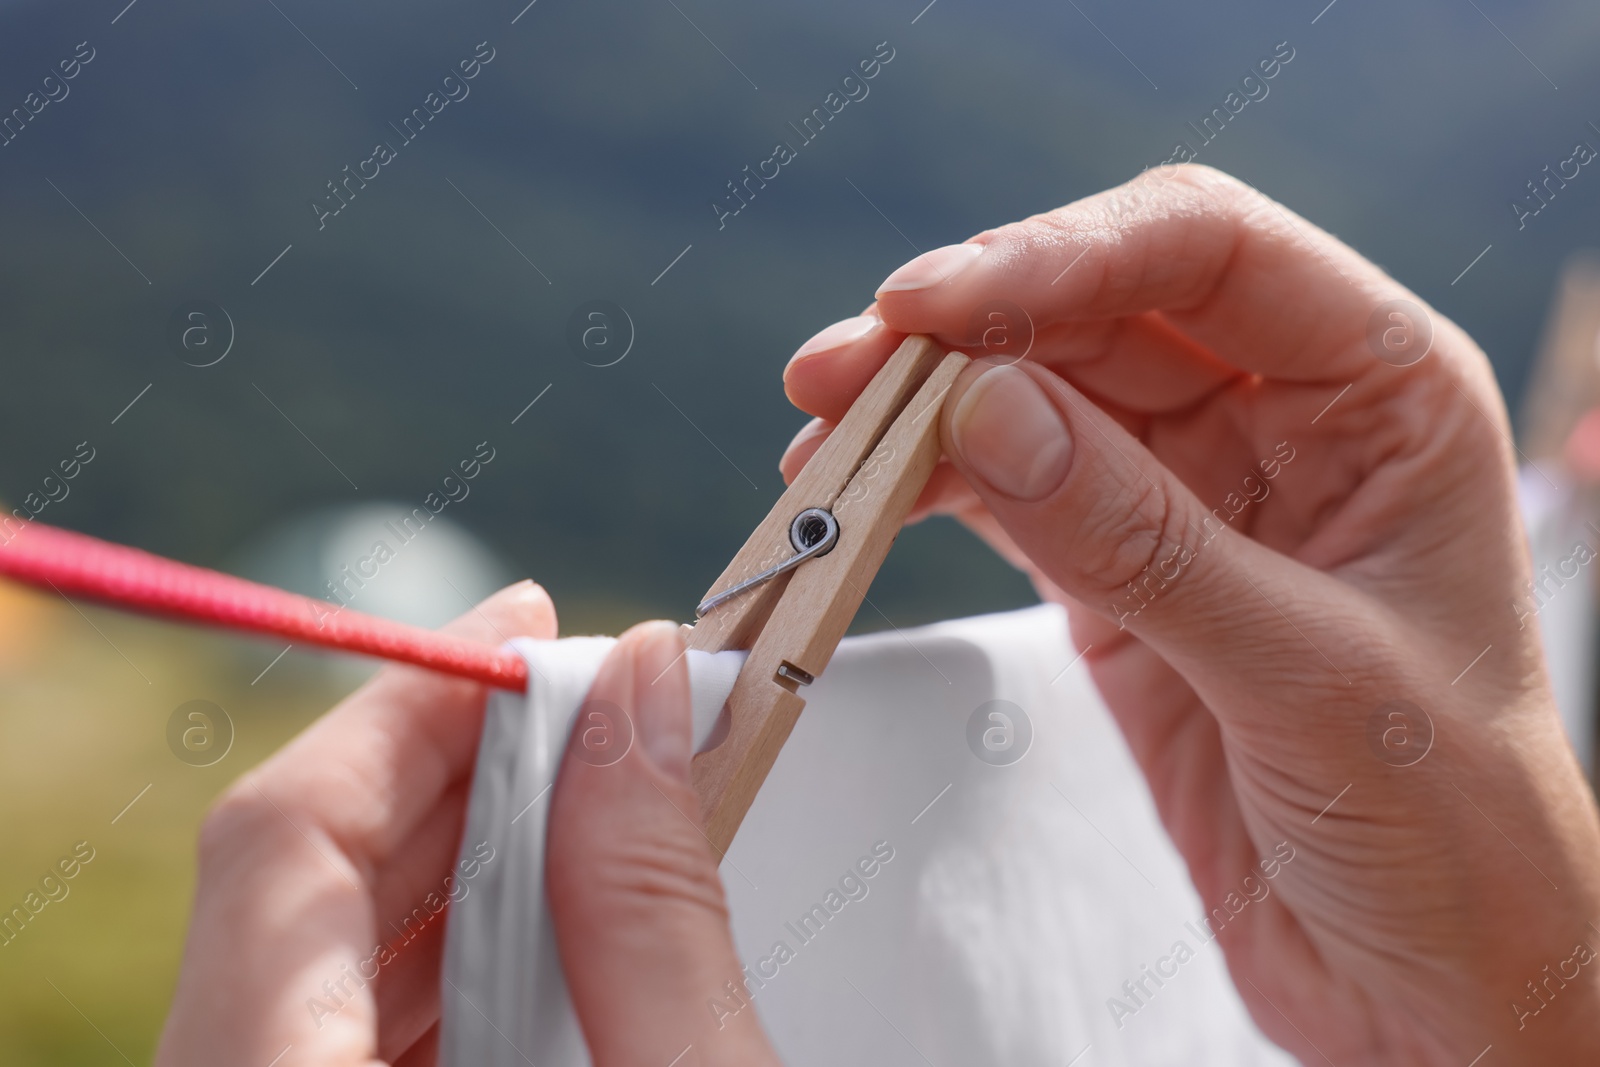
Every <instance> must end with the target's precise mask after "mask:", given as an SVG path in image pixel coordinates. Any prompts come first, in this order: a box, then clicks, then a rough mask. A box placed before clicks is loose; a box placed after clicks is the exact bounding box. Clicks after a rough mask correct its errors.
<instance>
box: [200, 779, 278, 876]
mask: <svg viewBox="0 0 1600 1067" xmlns="http://www.w3.org/2000/svg"><path fill="white" fill-rule="evenodd" d="M250 781H251V779H249V778H243V779H240V780H239V781H238V782H236V783H234V785H232V786H231V787H229V789H228V790H227V791H226V792H224V793H223V794H222V795H221V796H220V797H218V798H217V799H216V800H215V801H214V802H213V803H212V805H211V807H210V809H209V810H207V812H206V815H205V818H204V819H203V820H202V821H201V823H200V834H199V843H198V852H199V858H200V865H201V867H202V868H209V867H214V866H216V865H217V864H219V863H226V862H227V861H228V859H229V858H230V857H235V856H238V855H239V854H240V853H242V852H246V851H248V850H249V849H250V848H251V847H253V846H255V845H256V844H258V843H260V842H261V841H262V840H264V839H265V838H267V837H269V836H270V835H271V834H272V833H273V832H274V827H273V824H272V823H271V822H269V820H268V817H269V816H273V817H276V813H275V812H273V811H272V809H271V807H270V806H269V805H268V804H267V802H266V801H265V800H263V799H262V797H261V794H260V793H258V792H257V791H256V790H255V789H254V788H253V787H252V786H251V785H250Z"/></svg>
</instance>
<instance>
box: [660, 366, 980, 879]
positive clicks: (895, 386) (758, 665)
mask: <svg viewBox="0 0 1600 1067" xmlns="http://www.w3.org/2000/svg"><path fill="white" fill-rule="evenodd" d="M966 364H967V358H966V357H965V356H963V355H961V354H960V353H950V354H948V355H944V354H942V353H940V352H939V351H938V349H937V348H935V347H934V346H933V345H932V342H930V341H928V340H927V339H926V338H921V337H913V338H908V339H907V341H906V342H905V344H904V345H902V346H901V348H900V350H899V351H897V352H896V354H895V356H894V357H893V358H892V359H891V360H890V363H889V364H887V365H886V366H885V367H884V369H883V370H882V371H880V372H879V375H878V377H877V378H875V379H874V380H873V383H872V385H871V386H870V387H869V389H868V390H867V392H865V393H863V394H862V398H861V399H860V400H858V401H857V404H856V406H855V407H852V409H851V412H850V414H849V415H847V417H846V418H845V419H844V420H843V421H841V423H840V425H839V427H838V429H836V430H835V432H834V435H833V436H832V437H830V439H829V441H828V442H827V443H825V444H824V446H823V448H822V449H821V450H819V451H818V453H817V455H816V456H815V457H813V458H812V460H811V462H810V463H809V464H807V467H806V469H805V471H803V472H802V473H801V475H800V476H799V477H798V478H796V480H795V483H794V485H793V486H791V488H790V491H789V492H788V493H785V494H784V497H783V499H782V500H780V502H779V506H778V507H777V508H775V509H774V511H773V513H772V515H770V516H769V517H768V521H769V523H771V524H773V525H775V526H779V527H782V529H783V531H784V534H785V535H786V534H787V522H788V520H789V519H790V518H792V517H793V516H794V515H796V514H798V513H799V512H800V511H801V510H803V509H804V508H806V507H812V506H818V507H824V508H831V510H832V513H833V516H834V518H835V519H836V520H837V521H838V524H839V538H838V542H837V544H836V545H835V547H834V548H833V549H832V550H831V551H829V552H828V553H827V554H826V555H822V556H818V557H816V558H814V559H809V560H807V561H806V562H805V563H803V564H801V565H800V566H799V567H798V568H797V569H796V570H795V571H794V572H793V573H792V575H791V576H787V586H786V587H785V588H782V589H781V594H776V595H775V593H774V591H773V590H765V592H766V594H767V597H766V603H764V604H762V605H760V606H759V607H758V606H755V605H746V610H747V611H749V612H751V613H752V614H755V613H756V612H758V611H760V610H762V609H764V610H765V611H766V612H768V613H769V614H766V615H765V616H764V624H761V623H760V622H758V623H757V624H758V625H761V629H760V631H759V633H758V634H757V635H756V636H755V640H754V644H753V647H752V648H751V651H750V657H749V659H748V660H747V661H746V662H745V666H744V668H743V670H742V671H741V672H740V674H739V679H738V681H737V682H736V683H735V685H734V688H733V692H732V694H731V695H730V696H729V698H728V704H727V715H728V722H727V727H728V729H727V732H726V734H725V736H724V737H723V739H722V740H721V742H720V743H719V744H717V745H716V747H714V748H711V749H709V750H708V751H705V752H702V753H700V754H699V755H698V756H696V757H695V760H694V764H693V779H694V785H695V789H696V791H697V792H698V793H699V796H700V803H701V815H702V817H703V819H704V822H705V831H706V836H707V837H708V838H709V839H710V840H711V843H712V845H713V846H714V847H715V848H716V849H717V850H718V851H719V852H722V851H726V849H727V847H728V845H729V844H730V843H731V842H732V840H733V836H734V833H735V832H736V831H737V830H738V828H739V824H740V822H741V821H742V820H743V819H744V815H745V812H747V811H748V810H749V808H750V805H751V803H752V802H753V801H754V800H755V796H756V792H757V790H759V789H760V787H761V783H762V782H763V781H764V780H765V779H766V776H767V772H768V771H769V770H771V768H772V765H773V763H774V762H775V761H776V760H777V757H778V751H779V749H781V748H782V746H783V743H784V741H786V740H787V739H788V737H789V733H790V731H791V730H792V729H793V728H794V724H795V721H796V719H798V718H799V715H800V710H801V709H802V708H803V707H804V706H805V700H804V698H803V697H802V696H801V695H800V692H801V689H802V687H803V686H805V685H808V684H810V682H811V681H812V680H814V679H815V678H816V677H817V676H818V675H820V674H821V673H822V670H823V668H824V667H826V666H827V664H828V660H829V659H830V658H831V657H832V655H833V650H834V648H835V647H836V646H837V645H838V643H839V641H840V639H841V638H843V637H844V634H845V631H846V630H847V629H848V628H849V626H850V622H851V620H852V619H853V618H854V617H855V613H856V610H857V609H858V608H859V607H860V606H861V602H862V600H863V599H865V597H866V594H867V587H868V586H869V585H871V584H872V578H873V576H874V575H875V574H876V573H877V571H878V568H879V567H880V566H881V565H882V563H883V560H884V557H885V556H886V555H887V554H888V552H889V547H890V546H891V545H892V544H893V543H894V539H895V537H896V535H897V534H898V533H899V531H900V528H901V526H902V525H903V524H904V522H905V519H906V516H907V515H908V514H909V513H910V511H911V507H912V505H913V504H915V503H916V500H917V497H918V495H919V494H920V493H921V492H922V487H923V486H924V485H925V484H926V483H927V480H928V476H929V475H930V474H931V473H932V472H933V468H934V465H935V464H936V463H937V462H938V460H939V415H940V411H941V410H942V408H943V404H944V398H945V395H946V394H947V393H948V392H949V391H950V387H951V386H952V385H953V384H954V383H955V379H956V376H957V375H958V374H960V373H961V369H962V368H963V367H964V366H966ZM918 379H920V384H919V385H917V386H916V387H915V392H914V393H913V394H912V395H911V396H910V397H909V398H907V399H905V400H904V403H903V406H902V407H899V410H898V412H897V413H896V412H893V411H892V410H886V409H891V408H893V407H894V406H895V405H896V404H897V403H898V402H899V401H900V399H901V398H903V397H904V394H905V392H906V391H907V387H908V385H909V383H911V382H914V381H917V380H918ZM880 383H882V388H879V386H880ZM863 405H866V406H863ZM857 409H860V410H861V412H862V415H861V417H860V418H859V419H857V425H855V426H851V425H850V423H851V419H852V418H855V417H856V413H857ZM889 418H892V419H893V421H892V422H889V421H888V419H889ZM847 427H849V433H848V435H847V436H846V437H845V438H844V439H842V440H840V443H839V447H838V448H837V449H835V450H834V452H833V454H831V455H830V454H829V453H828V446H829V445H832V444H834V441H835V439H838V438H839V434H840V433H841V432H845V431H846V429H847ZM872 429H878V431H879V433H878V436H877V437H876V438H875V439H874V438H871V437H869V436H868V435H869V434H870V431H871V430H872ZM813 467H817V468H818V470H817V471H816V473H815V474H813V471H812V468H813ZM841 474H842V475H843V477H844V478H845V479H847V481H846V480H842V479H841ZM807 475H812V477H811V478H810V479H809V483H810V484H807V485H805V486H803V485H802V482H807V481H808V479H807ZM817 483H826V485H827V486H828V487H831V485H833V484H839V485H841V488H840V489H839V490H838V491H837V492H836V493H835V495H833V496H832V497H831V498H827V499H821V500H818V499H817V495H819V494H818V492H817ZM797 489H798V490H801V492H799V493H796V492H795V490H797ZM808 494H812V495H808ZM820 495H821V496H822V497H826V496H827V494H826V492H825V491H823V492H822V493H821V494H820ZM791 497H792V498H793V499H791ZM763 525H764V526H765V525H766V524H763ZM757 534H758V535H761V534H762V530H761V529H760V528H758V531H757ZM766 537H767V538H768V539H770V533H769V534H767V535H766ZM756 541H757V537H756V536H752V538H751V542H750V543H747V545H746V549H747V550H749V549H751V546H752V545H755V544H756ZM766 546H767V541H763V543H762V544H761V545H758V546H756V547H757V550H758V551H761V550H764V549H765V548H766ZM778 551H779V552H785V551H788V552H792V551H793V548H792V546H790V545H789V544H788V543H787V540H786V538H785V540H784V542H782V543H781V544H780V545H779V546H778ZM760 558H761V559H765V558H766V557H760ZM737 563H738V560H737V559H736V564H737ZM766 565H770V564H766ZM736 570H737V567H735V566H730V568H729V572H728V574H725V575H724V580H725V582H727V583H728V584H731V579H730V575H732V574H734V573H735V572H736ZM752 573H753V571H752ZM754 592H755V590H752V593H754ZM774 599H775V602H774ZM731 606H732V605H730V607H731ZM713 618H715V615H714V614H713V615H710V616H708V617H707V619H706V620H705V621H703V622H701V623H700V624H698V625H697V626H696V627H695V633H696V634H697V635H698V634H699V632H700V630H701V628H702V627H704V626H706V624H707V623H708V622H711V621H712V619H713ZM716 637H717V632H716V631H712V630H709V629H708V631H707V640H708V642H711V643H714V640H715V638H716ZM690 644H691V647H705V645H704V644H702V643H698V642H696V641H695V640H694V639H693V638H691V642H690ZM723 647H727V646H723Z"/></svg>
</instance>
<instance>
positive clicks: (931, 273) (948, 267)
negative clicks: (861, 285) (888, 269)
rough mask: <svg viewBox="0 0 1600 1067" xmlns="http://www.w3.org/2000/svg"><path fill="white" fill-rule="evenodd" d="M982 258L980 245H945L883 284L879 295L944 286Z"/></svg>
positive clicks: (879, 288) (902, 269)
mask: <svg viewBox="0 0 1600 1067" xmlns="http://www.w3.org/2000/svg"><path fill="white" fill-rule="evenodd" d="M981 255H983V245H945V246H944V247H943V248H935V249H934V250H933V251H932V252H924V253H922V255H920V256H918V257H917V258H916V259H913V260H912V261H911V262H910V263H907V264H906V265H905V266H903V267H901V268H900V269H899V270H897V271H895V272H894V273H893V274H891V275H889V276H888V277H887V278H885V279H884V280H883V284H882V285H880V286H878V295H879V296H882V295H883V294H884V293H903V292H907V291H909V290H912V289H926V288H928V287H929V286H932V285H938V284H939V283H940V282H947V281H949V280H950V279H951V278H954V277H955V276H956V275H957V274H959V273H961V271H963V270H964V269H966V268H967V267H968V266H970V265H971V264H972V263H973V262H974V261H975V260H976V259H977V258H978V257H979V256H981Z"/></svg>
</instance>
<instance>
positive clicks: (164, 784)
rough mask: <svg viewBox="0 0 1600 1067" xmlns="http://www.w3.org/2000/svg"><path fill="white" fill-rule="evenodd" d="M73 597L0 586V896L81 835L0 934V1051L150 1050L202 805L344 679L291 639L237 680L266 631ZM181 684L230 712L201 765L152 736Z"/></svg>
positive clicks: (266, 647)
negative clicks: (54, 879)
mask: <svg viewBox="0 0 1600 1067" xmlns="http://www.w3.org/2000/svg"><path fill="white" fill-rule="evenodd" d="M81 607H82V613H80V612H79V611H77V610H75V609H74V608H73V607H71V606H69V605H67V604H66V603H64V602H63V601H62V600H61V599H60V598H53V599H47V598H45V597H41V596H38V595H36V594H32V593H22V592H18V591H16V590H15V589H13V588H5V589H0V646H3V647H5V649H6V652H5V656H6V661H5V662H0V810H4V811H6V812H8V813H9V818H8V820H7V826H6V834H5V841H6V847H5V848H4V849H3V850H0V905H3V906H4V907H5V908H6V909H9V908H10V907H11V906H12V905H13V904H18V903H21V901H22V898H23V896H24V895H25V894H26V893H27V892H28V891H29V890H30V889H36V888H37V887H38V883H39V879H40V878H41V877H42V876H43V875H45V874H46V873H48V872H49V871H51V869H52V868H53V867H54V865H55V863H56V861H57V860H58V859H60V858H61V857H63V856H65V855H67V854H69V853H70V852H71V851H72V848H73V845H74V844H75V843H76V842H79V841H85V840H86V841H88V842H89V843H90V844H91V845H93V847H94V849H95V855H94V858H93V860H91V861H90V862H89V863H88V864H87V865H85V866H84V867H83V868H82V870H81V871H80V873H79V874H78V875H77V877H76V878H74V879H72V880H71V881H69V882H67V883H66V884H67V885H68V887H69V889H70V892H69V893H68V895H67V896H66V897H65V898H64V899H62V900H60V901H55V902H52V903H50V904H48V905H47V906H45V907H44V909H43V910H42V911H40V912H39V913H38V914H37V915H36V916H34V918H33V920H32V921H31V922H30V923H28V925H27V926H25V927H24V928H23V929H22V931H21V933H20V934H19V935H18V936H16V937H15V938H14V940H12V941H11V942H10V943H8V944H5V945H3V946H0V1063H4V1064H6V1065H8V1067H45V1065H51V1067H76V1065H79V1064H82V1065H89V1064H97V1065H98V1064H107V1063H121V1062H123V1061H124V1058H126V1060H128V1061H131V1062H133V1063H136V1064H142V1063H148V1062H149V1061H150V1059H151V1057H152V1056H153V1055H154V1052H155V1046H156V1041H157V1039H158V1037H159V1035H160V1032H161V1024H162V1020H163V1019H164V1017H165V1015H166V1011H167V1006H168V1003H169V1001H170V999H171V995H172V989H173V985H174V982H175V980H176V977H177V972H178V963H179V959H180V957H181V954H182V951H183V939H184V931H185V927H186V924H187V920H188V912H189V906H190V901H191V895H192V892H193V888H194V871H195V854H194V842H195V833H196V830H197V829H198V827H199V824H200V821H201V819H202V818H203V817H204V814H205V811H206V808H207V806H208V805H209V804H210V802H211V800H212V799H213V798H214V797H215V796H216V795H217V794H218V793H219V792H220V791H221V790H222V789H223V788H225V787H226V786H227V784H228V783H229V782H231V781H232V780H233V779H235V778H237V777H238V776H239V775H240V774H242V773H243V772H244V771H245V770H247V769H248V768H249V767H251V766H253V765H254V764H256V763H258V762H260V761H261V760H262V759H264V758H266V757H267V756H268V755H270V754H271V753H272V752H273V751H274V750H275V749H277V748H278V747H280V746H281V745H282V744H283V743H284V742H285V741H287V740H288V739H289V738H290V737H292V736H293V735H294V734H295V733H296V732H298V731H299V730H300V729H301V728H303V727H304V726H305V725H306V724H307V723H309V722H310V721H311V720H313V719H314V718H316V717H317V716H318V715H319V714H321V713H322V712H323V711H325V710H326V709H327V708H328V707H330V706H331V705H332V704H333V703H335V702H336V701H337V700H338V699H339V697H340V696H342V695H343V693H344V692H345V691H348V690H349V689H350V688H352V687H353V686H354V685H355V684H356V682H357V681H358V678H356V677H355V676H353V675H351V674H349V673H348V672H346V673H344V674H342V675H341V674H340V673H337V672H330V671H329V670H328V669H327V666H328V665H327V664H326V663H325V662H320V661H318V660H316V659H313V658H312V657H309V656H305V657H300V656H297V655H296V654H293V653H291V654H290V655H289V656H287V657H285V658H284V660H283V661H282V662H280V663H279V664H278V665H277V666H276V667H274V668H273V670H272V671H270V672H268V673H267V675H266V676H265V677H264V678H262V679H261V681H260V683H259V684H257V685H254V686H252V685H251V684H250V681H251V679H252V678H254V677H255V676H256V675H257V674H258V673H259V672H260V670H261V669H262V668H263V667H265V666H266V665H267V664H268V663H269V662H270V661H271V659H272V657H273V656H275V655H276V654H277V652H278V651H279V650H280V649H281V647H282V646H279V645H273V644H271V643H268V642H256V641H242V640H237V639H234V638H229V637H223V636H219V635H216V634H212V633H207V632H203V631H199V630H194V629H189V628H185V627H180V626H174V625H169V624H166V623H161V622H155V621H150V620H145V619H138V618H132V617H128V616H123V615H118V614H115V613H111V612H107V611H102V610H99V609H96V608H93V607H90V606H88V605H81ZM193 699H204V700H210V701H213V702H215V703H217V704H220V705H221V706H222V707H223V708H224V709H225V710H226V711H227V712H228V714H229V716H230V717H231V719H232V721H233V724H234V729H235V737H234V743H233V747H232V749H231V750H230V751H229V752H228V754H227V755H226V756H225V757H224V758H223V759H221V760H220V761H219V762H218V763H216V764H215V765H213V766H211V767H193V766H189V765H187V764H185V763H183V762H181V761H180V760H179V759H178V758H177V757H176V756H174V754H173V753H172V752H171V751H170V750H169V749H168V747H167V740H166V729H167V719H168V717H169V716H170V715H171V713H172V711H173V709H175V708H176V707H178V705H180V704H182V703H184V702H186V701H188V700H193ZM147 785H148V786H149V787H150V788H149V790H148V791H147V792H145V793H144V794H143V796H139V794H140V791H141V790H144V789H145V787H146V786H147ZM136 796H138V798H139V799H138V801H137V802H136V803H134V804H133V805H132V806H131V807H128V805H129V802H130V801H133V800H134V798H135V797H136ZM125 808H126V809H127V810H126V811H125V812H124V809H125ZM119 813H122V814H120V817H119ZM113 819H115V820H116V821H115V823H113V821H112V820H113Z"/></svg>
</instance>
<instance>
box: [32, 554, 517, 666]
mask: <svg viewBox="0 0 1600 1067" xmlns="http://www.w3.org/2000/svg"><path fill="white" fill-rule="evenodd" d="M0 574H3V575H5V576H7V577H10V578H14V579H16V580H17V581H19V582H26V583H27V584H29V585H33V586H37V587H39V588H41V589H53V590H54V591H56V592H57V593H60V594H62V595H63V596H66V597H72V596H82V597H88V598H89V599H91V600H98V601H101V602H102V603H106V604H111V605H113V606H115V607H119V608H126V609H128V610H131V611H140V612H145V613H147V614H151V615H163V616H167V617H170V618H177V619H185V620H188V621H190V622H200V623H210V624H212V625H215V626H224V627H227V628H229V629H233V630H244V631H247V632H249V633H257V634H275V635H277V636H278V637H283V638H287V639H289V640H290V641H292V642H296V643H301V644H308V645H320V646H321V647H323V648H338V649H343V650H344V651H346V652H358V653H361V654H363V655H368V656H378V657H380V658H382V659H390V660H398V661H400V662H401V663H413V664H416V665H417V666H419V667H427V668H429V669H430V670H435V671H441V672H443V673H445V674H454V675H459V676H460V677H462V678H470V679H472V680H473V681H477V682H483V683H485V684H487V685H492V686H496V687H498V688H501V689H514V690H523V689H526V688H527V687H528V665H527V663H525V662H524V661H523V659H522V657H521V656H518V655H517V654H516V653H515V652H513V651H511V650H510V649H508V648H497V647H494V646H492V645H486V644H483V643H482V642H478V641H468V640H464V639H462V638H459V637H450V636H448V635H446V634H441V633H435V632H434V631H432V630H424V629H422V628H421V627H418V626H407V625H406V624H405V623H400V622H392V621H390V620H388V619H380V618H377V617H376V616H373V615H363V614H362V613H360V612H358V611H350V610H348V609H340V608H336V607H334V605H333V604H331V603H329V602H328V601H326V600H316V599H313V598H312V597H307V596H300V595H299V594H298V593H289V592H285V591H284V590H282V589H274V588H273V587H272V586H269V585H260V584H258V583H256V582H249V581H246V580H245V579H243V578H235V577H233V576H232V575H229V574H220V573H218V572H217V571H211V570H206V569H205V568H204V567H193V566H190V565H189V564H187V563H178V562H176V561H174V560H170V559H163V558H162V557H160V556H157V555H153V554H151V553H149V552H143V551H140V550H139V549H137V548H126V547H124V546H122V545H114V544H111V543H110V542H108V541H101V540H98V539H97V538H93V537H89V536H87V535H85V534H80V533H73V532H72V531H70V530H63V529H60V528H59V527H55V526H46V525H44V524H43V523H39V522H30V523H28V524H27V525H26V526H24V527H23V528H22V529H20V530H16V531H15V532H14V533H13V534H12V536H11V539H10V540H9V541H8V542H7V543H6V544H5V545H4V546H3V547H0Z"/></svg>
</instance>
